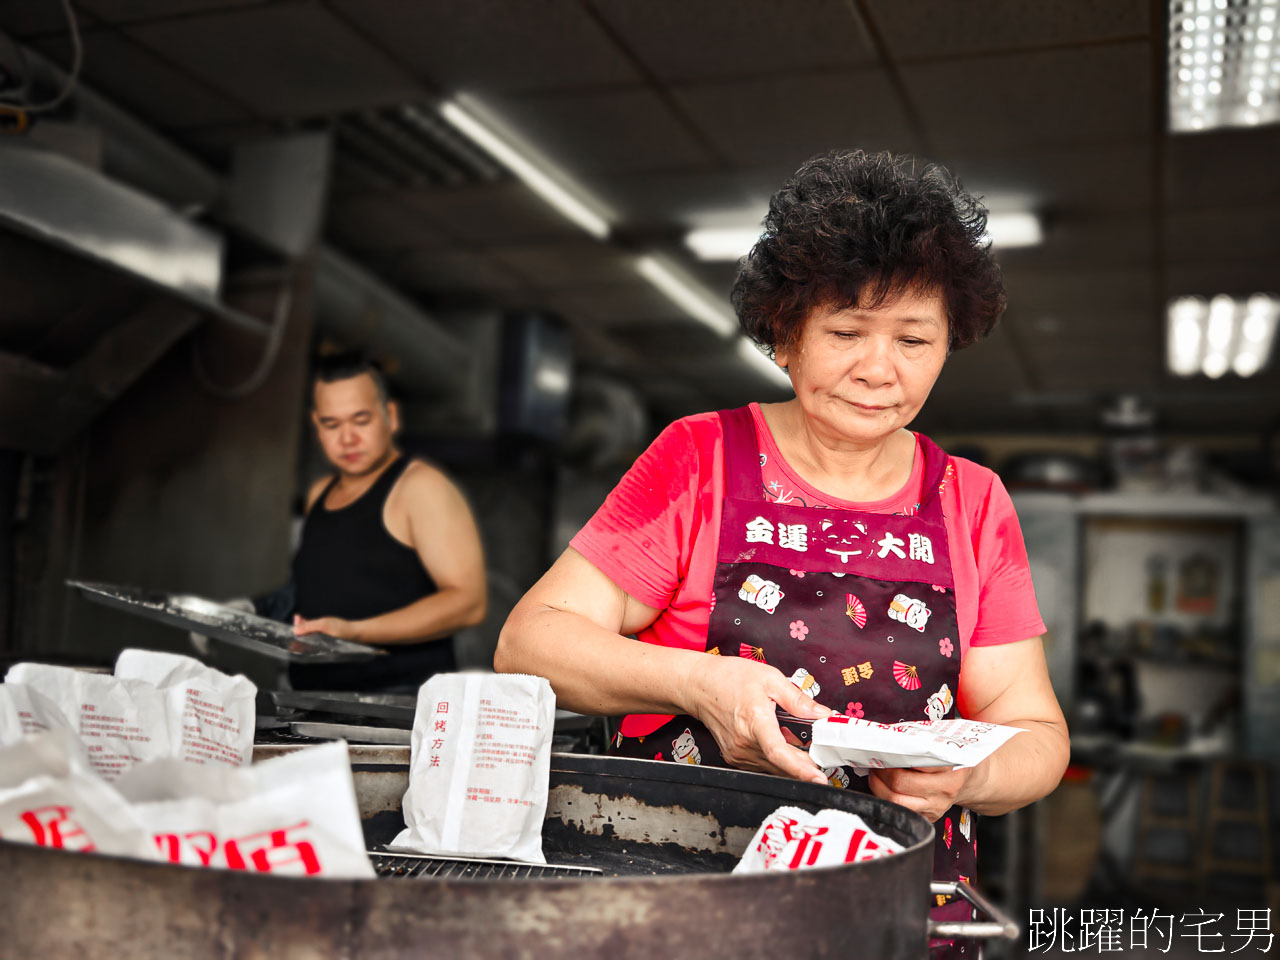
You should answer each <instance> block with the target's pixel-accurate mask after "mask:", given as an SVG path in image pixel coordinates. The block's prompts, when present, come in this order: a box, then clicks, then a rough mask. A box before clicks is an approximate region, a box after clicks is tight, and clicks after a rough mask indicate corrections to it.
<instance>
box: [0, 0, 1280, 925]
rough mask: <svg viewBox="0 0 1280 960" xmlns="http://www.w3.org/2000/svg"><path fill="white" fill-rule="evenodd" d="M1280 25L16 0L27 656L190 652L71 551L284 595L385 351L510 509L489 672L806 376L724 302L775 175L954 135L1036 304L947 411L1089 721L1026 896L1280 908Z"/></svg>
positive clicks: (8, 42)
mask: <svg viewBox="0 0 1280 960" xmlns="http://www.w3.org/2000/svg"><path fill="white" fill-rule="evenodd" d="M1278 13H1280V7H1278V5H1277V2H1276V0H1172V2H1170V0H1063V2H1056V3H1049V2H1045V3H1026V2H1021V0H986V2H976V0H975V2H954V0H806V2H801V3H781V2H771V0H697V2H681V3H676V2H666V0H663V2H656V3H636V2H630V0H559V2H546V3H527V2H521V0H431V2H423V3H409V2H403V0H326V2H306V0H264V2H255V0H76V2H74V3H72V4H70V7H69V8H68V7H67V6H65V5H64V4H61V3H59V2H56V0H39V2H37V0H5V2H3V3H0V530H2V531H3V536H2V537H0V656H3V658H4V660H5V661H6V662H11V661H16V660H19V659H32V658H37V659H46V660H49V661H51V662H65V663H81V664H95V663H97V664H109V663H110V662H111V661H112V659H113V658H114V656H115V654H116V653H117V652H118V651H119V650H120V649H121V648H122V647H124V646H126V645H132V646H148V647H153V648H158V649H174V650H183V651H186V650H188V649H189V648H188V646H187V641H186V638H185V636H184V635H183V634H182V633H181V632H179V631H177V630H173V629H171V628H167V627H164V626H160V625H158V624H154V623H149V622H147V621H144V620H140V619H138V618H136V617H129V616H127V615H125V614H122V613H118V612H115V611H112V610H110V609H107V608H104V607H101V606H95V605H92V604H89V603H86V602H85V601H84V600H83V599H81V598H80V597H78V596H76V595H74V594H72V593H71V592H70V591H69V590H68V589H67V587H66V586H65V582H66V580H67V579H69V578H75V579H81V580H90V581H105V582H109V583H118V584H131V585H136V586H141V587H145V588H151V589H160V590H169V591H183V592H189V593H194V594H199V595H202V596H206V597H232V596H244V595H249V594H255V593H262V592H265V591H267V590H269V589H271V588H273V587H275V586H278V585H279V584H280V583H281V582H282V581H283V580H284V579H285V578H286V577H287V574H288V566H289V559H290V554H291V549H292V543H293V541H294V539H295V538H296V531H297V528H298V526H299V523H300V515H301V499H302V496H303V494H304V493H305V491H306V489H307V487H308V485H309V484H310V483H311V482H313V481H314V480H315V479H316V478H317V477H318V476H320V475H322V474H323V472H324V470H325V467H326V464H325V462H324V461H323V459H322V457H321V455H320V453H319V451H318V449H317V447H316V445H315V443H314V440H313V439H312V437H311V433H310V427H309V424H308V420H307V415H308V410H309V404H310V399H309V395H308V378H309V375H310V368H311V364H312V362H313V358H314V357H315V356H316V355H317V354H320V353H324V352H333V351H338V350H349V349H357V350H363V351H365V352H367V353H368V354H369V355H371V356H373V357H374V358H376V359H377V360H378V361H379V362H380V363H381V364H382V365H383V367H384V369H385V370H386V372H387V374H388V376H389V380H390V384H391V388H392V391H393V393H394V394H395V395H396V396H397V397H398V399H399V400H400V402H401V405H402V411H403V414H404V431H403V434H402V438H401V439H402V443H403V446H404V447H405V449H406V450H407V451H409V452H411V453H414V454H417V455H420V456H424V457H427V458H430V459H432V460H434V461H436V462H438V463H440V464H442V465H443V466H445V467H446V469H448V470H449V472H450V473H451V474H452V475H453V476H454V477H455V478H456V479H457V480H458V482H459V484H460V486H461V487H462V488H463V489H464V490H465V492H466V494H467V496H468V497H469V499H470V502H471V504H472V506H473V508H474V510H475V512H476V516H477V519H478V522H479V524H480V527H481V532H482V536H483V540H484V545H485V548H486V553H487V564H488V576H489V589H490V604H489V614H488V619H487V621H486V622H485V623H484V624H482V625H481V626H479V627H477V628H473V629H471V630H468V631H466V632H465V633H464V634H462V635H460V636H459V638H458V655H459V659H460V660H461V661H462V663H463V664H464V665H467V666H482V665H487V664H488V663H489V660H490V656H491V653H492V649H493V646H494V644H495V642H496V637H497V631H498V629H499V627H500V626H501V624H502V622H503V620H504V618H505V617H506V614H507V612H508V611H509V609H510V607H511V605H512V604H513V603H514V602H515V600H516V599H517V598H518V597H519V596H520V595H521V594H522V593H523V591H524V590H525V589H526V588H527V587H528V586H529V585H530V584H531V583H532V582H533V580H534V579H536V578H537V577H538V576H539V575H540V573H541V572H542V571H543V570H544V569H545V568H546V567H547V565H548V564H549V563H550V562H551V560H552V559H553V558H554V557H555V556H557V555H558V554H559V552H560V551H561V550H562V549H563V547H564V545H565V544H566V543H567V542H568V540H569V538H570V537H571V536H572V534H573V533H574V532H575V531H576V530H577V528H578V527H579V526H580V525H581V524H582V523H583V522H584V521H585V519H586V518H587V517H589V516H590V515H591V513H592V512H593V511H594V509H595V508H596V506H597V505H598V504H599V502H600V501H601V500H602V499H603V496H604V494H605V493H606V492H607V491H608V490H609V489H610V488H611V486H612V485H613V483H614V482H615V481H616V479H617V478H618V477H619V476H620V475H621V473H622V472H623V471H624V470H625V469H626V468H627V467H628V465H629V464H630V462H631V461H632V459H633V458H634V457H635V456H636V455H637V453H639V452H640V451H641V450H643V449H644V447H645V446H646V444H647V443H648V442H649V441H650V440H651V439H652V438H653V437H654V436H655V435H656V434H657V433H658V431H659V430H660V429H661V428H662V427H663V426H664V425H665V424H667V423H668V422H670V421H671V420H672V419H674V418H676V417H680V416H683V415H685V414H689V413H693V412H698V411H704V410H712V409H717V408H723V407H731V406H738V405H741V404H743V403H746V402H748V401H750V400H761V401H766V400H778V399H783V398H785V397H786V396H788V395H789V390H788V387H787V383H786V381H785V378H783V377H781V376H780V375H779V371H778V370H777V369H776V368H773V367H772V365H771V364H770V363H768V362H767V361H766V360H764V358H762V357H761V355H760V354H759V353H757V352H756V351H755V350H753V349H752V348H751V347H750V346H749V345H748V344H747V342H746V341H745V340H744V339H743V338H742V337H741V336H740V335H739V334H738V332H737V327H736V323H735V321H734V318H733V315H732V312H731V310H730V308H729V306H728V302H727V293H728V289H729V286H730V283H731V281H732V278H733V275H734V271H735V260H736V258H737V257H739V256H740V255H742V254H743V253H745V251H746V250H747V248H748V247H749V246H750V244H751V243H752V242H753V240H754V238H755V237H756V236H757V235H758V233H759V222H760V219H761V217H762V215H763V213H764V211H765V208H766V205H767V200H768V197H769V195H770V193H771V192H772V191H773V190H774V189H776V188H777V187H778V186H779V185H780V184H781V182H782V181H783V179H784V178H785V177H786V176H787V175H788V174H789V173H790V172H791V171H793V170H794V169H795V168H796V167H797V166H798V165H799V164H800V162H801V161H803V160H804V159H806V158H807V157H809V156H810V155H812V154H814V153H817V152H822V151H825V150H828V149H831V148H834V147H861V148H864V149H867V150H881V149H889V150H894V151H900V152H910V153H913V154H915V155H916V156H918V157H920V158H922V159H927V160H933V161H938V162H941V163H943V164H945V165H947V166H948V167H949V168H951V169H952V170H953V171H954V172H955V173H956V174H957V175H958V176H959V177H960V178H961V180H962V181H963V183H964V184H965V186H966V187H967V188H968V189H969V190H971V191H973V192H975V193H978V194H981V195H983V196H985V198H986V202H987V204H988V206H989V208H990V210H991V212H992V217H991V221H990V236H991V238H992V241H993V243H994V245H995V249H996V250H997V252H998V257H999V260H1000V262H1001V264H1002V265H1003V267H1004V270H1005V274H1006V278H1007V284H1008V292H1009V309H1008V312H1007V313H1006V314H1005V317H1004V319H1003V320H1002V322H1001V323H1000V325H999V327H998V328H997V330H996V332H995V334H994V335H993V336H992V337H991V338H990V339H989V340H987V341H986V342H984V343H982V344H981V345H979V346H978V347H976V348H973V349H970V350H965V351H962V352H961V353H959V354H957V355H956V356H955V357H954V358H952V359H951V360H950V361H949V362H948V364H947V366H946V368H945V369H944V371H943V374H942V377H941V379H940V381H939V383H938V385H937V387H936V389H935V391H934V395H933V398H932V400H931V402H930V403H929V404H927V406H926V408H925V411H924V413H923V414H922V416H921V419H920V420H919V421H918V423H917V424H916V425H915V426H916V428H917V429H920V430H922V431H924V432H926V433H928V434H930V435H931V436H932V437H933V438H934V439H935V440H937V441H938V442H939V443H940V444H941V445H942V446H943V447H944V448H946V449H947V450H949V451H950V452H952V453H954V454H958V455H962V456H967V457H969V458H971V459H974V460H977V461H978V462H980V463H983V464H985V465H987V466H990V467H992V468H993V469H995V470H997V471H998V472H999V473H1000V475H1001V477H1002V478H1003V480H1004V482H1005V484H1006V485H1007V486H1008V487H1009V489H1010V490H1011V491H1012V492H1013V494H1014V499H1015V502H1016V504H1017V507H1018V511H1019V514H1020V517H1021V520H1022V525H1023V530H1024V533H1025V536H1026V541H1027V546H1028V551H1029V553H1030V556H1031V562H1032V568H1033V573H1034V577H1035V584H1036V590H1037V594H1038V597H1039V602H1040V606H1041V610H1042V612H1043V615H1044V618H1045V620H1046V622H1047V623H1048V625H1049V635H1048V637H1047V638H1046V640H1047V644H1048V652H1049V659H1050V666H1051V670H1052V673H1053V677H1054V681H1055V686H1056V688H1057V692H1058V696H1059V698H1060V700H1061V701H1062V704H1063V706H1064V708H1065V709H1066V711H1067V715H1068V718H1069V719H1070V721H1071V723H1072V739H1073V754H1074V756H1073V764H1072V767H1071V769H1070V771H1069V772H1068V776H1067V778H1066V780H1065V781H1064V782H1063V784H1062V786H1061V787H1060V789H1059V790H1058V791H1057V793H1055V794H1054V795H1053V796H1051V797H1049V798H1048V799H1047V800H1045V801H1044V802H1042V803H1041V804H1039V805H1038V806H1037V807H1036V808H1034V810H1032V811H1024V812H1021V813H1018V814H1013V815H1010V816H1008V817H1005V818H1001V820H1000V821H993V823H996V822H998V823H1000V824H1001V826H1000V827H999V828H993V829H990V830H988V833H987V836H991V837H992V839H990V840H988V841H987V842H986V846H985V848H984V850H983V857H984V870H985V875H984V878H983V886H984V887H985V888H986V889H987V891H988V892H990V893H992V894H994V895H995V896H996V897H997V898H999V899H1001V900H1003V902H1005V903H1006V904H1008V905H1010V906H1013V907H1014V908H1019V907H1021V908H1025V907H1027V906H1049V905H1053V904H1064V905H1078V904H1082V903H1096V904H1098V905H1102V906H1116V907H1119V906H1124V905H1127V904H1136V903H1139V902H1144V903H1146V904H1147V905H1149V906H1150V905H1157V906H1165V907H1167V906H1168V905H1169V904H1173V903H1177V902H1184V901H1185V902H1188V903H1194V904H1201V903H1204V904H1207V903H1210V902H1211V901H1212V900H1213V899H1214V898H1218V899H1224V900H1225V901H1226V902H1228V903H1234V904H1239V905H1243V906H1249V905H1253V906H1265V905H1267V903H1268V902H1269V903H1270V904H1271V905H1272V906H1280V903H1277V887H1276V884H1275V879H1274V877H1275V873H1274V870H1275V855H1274V852H1273V849H1274V847H1273V844H1274V837H1275V835H1276V827H1277V825H1278V824H1277V817H1280V776H1278V775H1277V760H1278V759H1280V516H1278V515H1277V512H1276V496H1275V495H1276V492H1277V485H1276V480H1277V471H1278V469H1280V364H1278V363H1277V362H1276V361H1275V359H1274V357H1273V356H1272V354H1273V353H1274V349H1273V340H1274V335H1275V327H1276V321H1277V316H1278V315H1280V299H1277V295H1278V294H1280V170H1278V168H1277V159H1276V158H1277V156H1280V36H1278V35H1277V30H1280V23H1278V22H1277V19H1278ZM1152 891H1160V893H1159V895H1158V896H1157V895H1156V894H1155V893H1153V892H1152ZM1268 897H1269V898H1270V900H1269V901H1268ZM1161 898H1164V899H1161ZM1179 898H1180V899H1179Z"/></svg>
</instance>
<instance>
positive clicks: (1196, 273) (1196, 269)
mask: <svg viewBox="0 0 1280 960" xmlns="http://www.w3.org/2000/svg"><path fill="white" fill-rule="evenodd" d="M1164 285H1165V296H1166V298H1168V297H1181V296H1201V297H1212V296H1214V295H1215V294H1219V293H1225V294H1228V295H1229V296H1233V297H1247V296H1249V295H1250V294H1253V293H1280V277H1278V276H1277V273H1276V261H1275V259H1274V258H1271V259H1266V260H1250V261H1235V262H1227V261H1222V262H1219V263H1185V264H1178V265H1177V266H1176V267H1173V268H1170V269H1168V270H1166V271H1165V274H1164Z"/></svg>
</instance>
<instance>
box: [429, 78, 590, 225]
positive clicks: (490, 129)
mask: <svg viewBox="0 0 1280 960" xmlns="http://www.w3.org/2000/svg"><path fill="white" fill-rule="evenodd" d="M478 112H479V111H478V110H477V109H476V108H475V105H474V103H472V102H469V104H468V106H466V107H464V106H463V105H462V104H461V103H460V102H459V101H458V100H447V101H445V102H444V103H442V104H441V105H440V115H441V116H442V117H444V118H445V120H447V121H449V123H451V124H452V125H453V126H454V127H456V128H457V129H458V130H459V131H460V132H462V133H463V134H465V135H466V136H468V137H470V138H471V139H472V140H473V141H475V143H476V144H477V145H478V146H479V147H480V148H481V149H483V150H486V151H487V152H488V153H489V154H490V155H491V156H492V157H493V158H494V159H495V160H497V161H498V162H499V163H501V164H502V165H503V166H504V167H506V168H507V169H508V170H510V171H511V172H512V173H513V174H515V175H516V176H517V177H519V178H520V179H521V180H522V181H524V184H525V185H526V186H527V187H528V188H529V189H530V190H532V191H533V192H534V193H536V194H537V195H538V196H540V197H542V199H543V200H545V201H546V202H547V203H549V204H550V205H551V206H552V207H554V208H555V209H556V210H557V211H558V212H559V213H560V214H561V215H562V216H564V217H566V218H568V219H569V220H571V221H573V222H574V223H576V224H577V225H578V226H579V227H581V228H582V229H583V230H585V231H587V233H589V234H591V236H593V237H595V238H596V239H597V240H604V239H606V238H607V237H608V236H609V230H610V226H609V221H608V220H606V219H605V217H604V216H603V215H602V214H601V213H600V212H599V205H598V204H596V203H593V202H592V201H591V200H589V199H587V198H586V197H585V196H583V194H582V193H581V191H579V190H577V189H575V188H573V187H570V186H569V185H568V178H567V177H565V175H564V174H563V173H561V172H560V171H559V170H556V169H555V168H554V167H553V166H552V165H551V164H550V163H548V162H547V161H546V160H543V159H541V158H538V159H535V158H534V157H533V155H532V152H531V151H530V150H529V149H528V148H525V147H516V146H515V145H514V144H513V143H512V140H513V139H514V138H513V137H511V136H510V135H508V134H503V133H500V132H498V130H497V129H496V125H495V124H494V123H493V122H492V121H482V120H480V119H479V118H478V117H477V116H476V114H477V113H478Z"/></svg>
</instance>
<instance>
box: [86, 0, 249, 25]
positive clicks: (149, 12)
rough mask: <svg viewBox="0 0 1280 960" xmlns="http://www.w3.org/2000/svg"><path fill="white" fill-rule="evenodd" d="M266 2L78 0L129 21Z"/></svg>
mask: <svg viewBox="0 0 1280 960" xmlns="http://www.w3.org/2000/svg"><path fill="white" fill-rule="evenodd" d="M265 2H267V0H76V6H77V7H83V8H84V9H86V10H88V11H89V12H91V13H92V14H93V15H94V16H96V17H99V18H101V19H102V20H103V21H104V22H106V23H126V22H129V21H135V20H155V19H166V18H171V17H181V16H188V15H190V14H193V13H204V12H207V11H210V10H225V9H228V8H231V7H248V6H253V5H255V4H260V3H265Z"/></svg>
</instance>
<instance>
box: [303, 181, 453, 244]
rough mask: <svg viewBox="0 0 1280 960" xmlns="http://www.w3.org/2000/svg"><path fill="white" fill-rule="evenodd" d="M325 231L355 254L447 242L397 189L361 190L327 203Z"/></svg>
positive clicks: (445, 236) (446, 237) (446, 238)
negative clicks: (366, 191)
mask: <svg viewBox="0 0 1280 960" xmlns="http://www.w3.org/2000/svg"><path fill="white" fill-rule="evenodd" d="M325 232H326V234H327V235H328V236H329V237H331V238H332V239H333V240H334V242H335V243H337V244H338V245H339V246H340V247H342V248H343V249H344V250H348V251H351V252H353V253H357V254H373V255H380V254H385V253H388V252H391V251H399V250H407V249H416V248H427V247H444V246H448V245H449V242H450V240H449V237H448V236H447V235H444V234H442V233H441V232H440V231H439V229H437V228H436V227H434V226H433V225H432V224H431V223H429V222H428V221H427V220H426V219H425V218H424V217H423V216H422V215H421V214H420V213H418V212H417V211H415V210H414V208H413V207H412V206H409V205H407V204H406V203H405V202H404V200H403V198H402V197H401V196H400V195H399V194H396V193H384V194H372V193H371V194H363V195H359V196H354V197H346V198H343V199H341V200H336V201H334V202H332V203H330V205H329V210H328V218H327V221H326V223H325Z"/></svg>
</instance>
